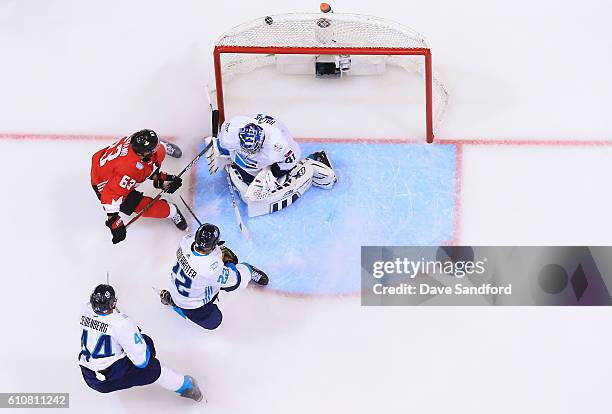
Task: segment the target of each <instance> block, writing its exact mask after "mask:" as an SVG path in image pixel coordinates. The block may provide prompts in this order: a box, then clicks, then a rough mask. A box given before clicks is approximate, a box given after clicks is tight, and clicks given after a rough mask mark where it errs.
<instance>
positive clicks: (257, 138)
mask: <svg viewBox="0 0 612 414" xmlns="http://www.w3.org/2000/svg"><path fill="white" fill-rule="evenodd" d="M238 137H239V138H240V148H241V149H242V151H244V152H246V153H247V154H251V155H252V154H255V153H256V152H257V151H259V150H260V149H261V146H262V145H263V142H264V139H265V134H264V130H263V128H262V127H260V126H259V125H256V124H247V125H245V126H244V128H240V130H239V131H238Z"/></svg>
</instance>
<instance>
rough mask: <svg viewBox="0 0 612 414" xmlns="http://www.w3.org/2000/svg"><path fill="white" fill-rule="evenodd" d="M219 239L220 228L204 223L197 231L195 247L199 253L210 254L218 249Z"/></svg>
mask: <svg viewBox="0 0 612 414" xmlns="http://www.w3.org/2000/svg"><path fill="white" fill-rule="evenodd" d="M219 237H221V232H220V231H219V227H217V226H215V225H214V224H210V223H204V224H202V225H201V226H200V228H198V231H196V234H195V240H194V243H193V245H194V247H195V248H196V249H197V250H198V252H201V253H203V254H208V253H210V252H212V251H213V250H215V248H216V247H217V244H218V242H219Z"/></svg>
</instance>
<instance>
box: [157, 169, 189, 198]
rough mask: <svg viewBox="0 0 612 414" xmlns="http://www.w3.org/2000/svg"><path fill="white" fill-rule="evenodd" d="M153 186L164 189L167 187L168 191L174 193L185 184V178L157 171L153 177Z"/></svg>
mask: <svg viewBox="0 0 612 414" xmlns="http://www.w3.org/2000/svg"><path fill="white" fill-rule="evenodd" d="M151 178H152V179H153V187H155V188H159V189H163V188H164V187H165V188H166V192H167V193H169V194H172V193H174V192H175V191H176V190H178V189H179V188H180V187H181V185H183V179H182V178H181V177H178V176H176V175H172V174H166V173H165V172H161V171H159V172H157V173H155V174H154V175H153V176H152V177H151Z"/></svg>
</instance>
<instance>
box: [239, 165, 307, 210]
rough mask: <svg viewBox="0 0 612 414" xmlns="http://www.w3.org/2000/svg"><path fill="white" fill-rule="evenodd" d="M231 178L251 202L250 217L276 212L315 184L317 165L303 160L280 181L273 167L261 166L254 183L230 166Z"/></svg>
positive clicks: (247, 201) (246, 200)
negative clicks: (313, 179)
mask: <svg viewBox="0 0 612 414" xmlns="http://www.w3.org/2000/svg"><path fill="white" fill-rule="evenodd" d="M229 170H230V179H231V180H232V183H233V184H234V186H236V189H237V190H238V192H239V194H240V198H241V199H242V201H244V202H245V203H246V205H247V210H248V215H249V217H256V216H261V215H264V214H269V213H274V212H276V211H279V210H282V209H283V208H286V207H288V206H290V205H291V204H293V203H294V202H295V201H296V200H297V199H298V198H300V197H301V196H303V195H304V193H305V192H306V191H308V190H309V189H310V187H311V185H312V177H313V174H314V168H313V167H312V165H310V163H308V162H306V160H302V161H300V162H299V163H298V164H297V165H296V166H295V167H293V169H292V170H291V171H290V172H289V174H288V175H287V177H286V179H285V180H284V182H281V183H279V182H278V181H277V180H276V178H275V177H274V175H273V174H272V172H271V171H270V168H269V167H266V168H264V169H263V170H261V171H260V172H259V173H258V174H257V176H256V177H255V179H254V180H253V182H252V183H251V184H250V185H248V186H247V185H246V184H245V183H244V181H242V179H241V177H240V174H238V173H237V172H236V170H235V169H234V168H233V167H230V169H229Z"/></svg>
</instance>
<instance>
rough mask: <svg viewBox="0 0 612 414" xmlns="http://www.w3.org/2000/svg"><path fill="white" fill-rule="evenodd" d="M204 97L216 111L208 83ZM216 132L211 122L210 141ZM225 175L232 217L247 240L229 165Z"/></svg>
mask: <svg viewBox="0 0 612 414" xmlns="http://www.w3.org/2000/svg"><path fill="white" fill-rule="evenodd" d="M206 98H207V99H208V106H209V107H210V110H211V111H213V112H214V111H217V110H216V109H213V105H212V100H211V99H210V89H209V88H208V85H206ZM217 112H218V111H217ZM218 121H219V117H218V116H217V122H218ZM218 132H219V125H217V126H216V129H215V125H214V124H213V139H212V140H211V142H214V140H215V139H216V138H217V133H218ZM225 175H226V178H227V187H228V189H229V192H230V196H231V198H232V207H233V208H234V217H236V223H237V224H238V227H239V228H240V233H242V236H243V237H244V238H245V239H246V240H249V238H250V237H251V235H250V233H249V229H248V228H247V226H246V225H245V224H244V222H243V221H242V215H241V214H240V209H239V208H238V204H236V195H235V194H234V185H233V184H232V180H231V179H230V172H229V166H226V167H225Z"/></svg>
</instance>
